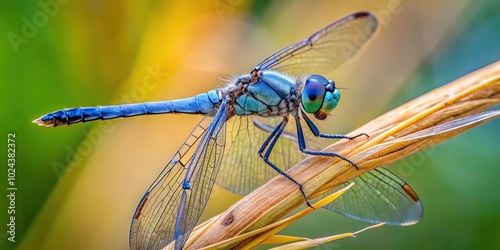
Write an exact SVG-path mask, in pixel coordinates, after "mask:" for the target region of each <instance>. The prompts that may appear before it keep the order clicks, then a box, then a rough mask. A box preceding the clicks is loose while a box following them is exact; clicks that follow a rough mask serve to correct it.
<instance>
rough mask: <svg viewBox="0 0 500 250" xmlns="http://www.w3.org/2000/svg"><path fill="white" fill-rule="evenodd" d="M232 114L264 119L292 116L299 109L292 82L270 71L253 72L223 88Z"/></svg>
mask: <svg viewBox="0 0 500 250" xmlns="http://www.w3.org/2000/svg"><path fill="white" fill-rule="evenodd" d="M226 90H227V91H228V92H229V96H231V97H232V99H233V100H234V112H235V114H236V115H252V114H257V115H259V116H264V117H273V116H287V115H289V114H292V115H296V114H297V112H298V110H299V105H300V104H299V102H298V98H297V87H296V79H295V78H293V77H290V76H288V75H286V74H284V73H280V72H276V71H273V70H264V71H258V72H254V73H253V74H252V75H244V76H241V77H239V78H237V79H236V80H235V82H234V83H232V84H230V86H228V87H227V88H226Z"/></svg>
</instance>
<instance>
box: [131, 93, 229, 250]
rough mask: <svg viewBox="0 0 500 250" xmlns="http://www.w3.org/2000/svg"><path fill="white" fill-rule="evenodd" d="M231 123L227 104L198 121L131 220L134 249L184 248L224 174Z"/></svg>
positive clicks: (132, 246)
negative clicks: (221, 169) (221, 170)
mask: <svg viewBox="0 0 500 250" xmlns="http://www.w3.org/2000/svg"><path fill="white" fill-rule="evenodd" d="M215 111H217V110H214V111H213V112H215ZM226 119H227V105H226V103H225V102H223V103H222V105H221V106H220V108H219V109H218V111H217V113H216V114H215V116H214V114H213V113H211V114H208V115H206V116H205V117H204V118H203V119H202V120H201V121H200V123H198V125H197V126H196V127H195V129H194V130H193V132H192V133H191V134H190V135H189V137H188V138H187V139H186V141H185V142H184V144H183V145H182V146H181V147H180V149H179V150H178V151H177V152H176V153H175V155H174V157H173V158H172V160H171V161H170V162H169V163H168V164H167V165H166V166H165V168H164V169H163V171H162V172H161V173H160V175H159V176H158V178H157V179H156V180H155V182H153V184H152V185H151V187H150V188H149V189H148V191H147V192H146V194H145V195H144V197H143V198H142V200H141V202H140V203H139V205H138V207H137V209H136V212H135V215H134V218H133V220H132V225H131V229H130V247H131V248H132V249H161V248H163V247H165V246H167V245H168V244H169V243H171V242H173V241H175V246H176V248H182V246H183V245H184V243H185V242H186V240H187V237H188V236H189V234H190V233H191V231H192V229H193V228H194V226H195V225H196V223H197V222H198V219H199V218H200V216H201V213H202V212H203V210H204V208H205V205H206V203H207V201H208V198H209V196H210V192H211V190H212V187H213V184H214V181H215V177H216V175H217V172H218V170H219V167H220V163H221V159H222V155H223V152H224V146H225V141H226V138H225V121H226ZM187 186H190V187H191V188H190V189H188V188H187Z"/></svg>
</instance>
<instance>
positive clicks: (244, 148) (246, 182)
mask: <svg viewBox="0 0 500 250" xmlns="http://www.w3.org/2000/svg"><path fill="white" fill-rule="evenodd" d="M281 120H282V118H281V117H279V118H267V117H266V118H265V119H264V118H260V117H257V116H241V117H240V116H238V117H234V118H231V119H230V120H229V121H228V123H227V147H226V153H225V156H224V159H223V160H222V161H223V162H222V166H221V171H220V173H219V176H218V178H217V185H219V186H221V187H223V188H225V189H227V190H229V191H231V192H233V193H237V194H242V195H244V194H248V193H250V192H251V191H253V190H254V189H256V188H257V187H259V186H261V185H262V184H264V183H265V182H267V181H268V180H270V179H271V178H273V177H274V176H276V175H277V172H276V171H275V170H274V169H272V168H271V167H270V166H269V165H267V164H266V163H265V162H264V160H263V159H262V158H260V157H259V155H258V154H257V152H258V151H259V148H260V147H261V145H262V143H263V142H264V141H265V140H266V138H267V137H268V136H269V134H270V132H271V131H272V129H274V128H275V127H276V126H277V124H278V123H279V122H280V121H281ZM261 121H265V123H261ZM255 124H260V125H262V126H265V127H262V126H261V127H260V128H259V127H258V126H255ZM287 127H292V126H287ZM291 139H292V138H288V139H287V138H286V136H283V135H282V136H281V138H279V139H278V141H277V142H276V144H275V146H274V149H273V151H272V153H271V155H270V156H269V159H270V161H271V162H273V163H275V164H276V166H278V167H280V168H281V169H283V170H285V171H286V170H288V169H289V168H291V167H293V166H294V165H295V164H296V163H298V162H299V161H300V160H301V159H302V158H303V157H304V156H303V155H302V153H301V152H300V150H299V149H298V146H297V144H296V143H295V141H293V139H292V140H291Z"/></svg>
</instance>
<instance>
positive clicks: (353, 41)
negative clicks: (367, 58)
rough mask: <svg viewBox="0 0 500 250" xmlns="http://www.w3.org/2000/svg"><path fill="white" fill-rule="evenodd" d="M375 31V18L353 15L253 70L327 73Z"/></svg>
mask: <svg viewBox="0 0 500 250" xmlns="http://www.w3.org/2000/svg"><path fill="white" fill-rule="evenodd" d="M376 28H377V19H375V17H374V16H373V15H372V14H370V13H368V12H358V13H354V14H351V15H349V16H346V17H344V18H342V19H340V20H338V21H336V22H334V23H332V24H330V25H328V26H326V27H325V28H323V29H321V30H319V31H318V32H316V33H314V34H313V35H312V36H310V37H309V38H307V39H304V40H302V41H300V42H298V43H295V44H292V45H290V46H288V47H285V48H283V49H282V50H280V51H278V52H276V53H274V54H272V55H271V56H269V57H268V58H266V59H264V60H263V61H262V62H260V63H259V64H257V66H256V67H258V68H260V69H268V68H270V69H274V70H277V71H282V72H287V73H290V74H292V75H295V76H300V75H310V74H327V73H330V72H332V71H333V70H335V69H337V68H338V67H339V66H340V65H341V64H342V63H343V62H345V61H346V60H347V59H349V58H351V57H352V56H353V55H354V54H356V52H357V51H358V50H359V49H360V48H361V47H362V46H363V45H364V44H365V43H366V41H368V39H369V38H370V37H371V36H372V35H373V33H374V32H375V30H376Z"/></svg>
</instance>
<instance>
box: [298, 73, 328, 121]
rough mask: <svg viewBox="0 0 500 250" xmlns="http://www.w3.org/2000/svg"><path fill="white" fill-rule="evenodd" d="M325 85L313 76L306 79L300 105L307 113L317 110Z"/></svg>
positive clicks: (320, 103) (320, 104) (321, 103)
mask: <svg viewBox="0 0 500 250" xmlns="http://www.w3.org/2000/svg"><path fill="white" fill-rule="evenodd" d="M325 92H326V89H325V85H324V84H323V83H321V82H320V81H318V80H317V79H314V78H309V79H307V80H306V84H305V85H304V90H303V91H302V107H303V108H304V110H305V111H306V112H307V113H310V114H312V113H315V112H317V111H318V110H319V109H320V108H321V106H322V105H323V99H324V97H325Z"/></svg>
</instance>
